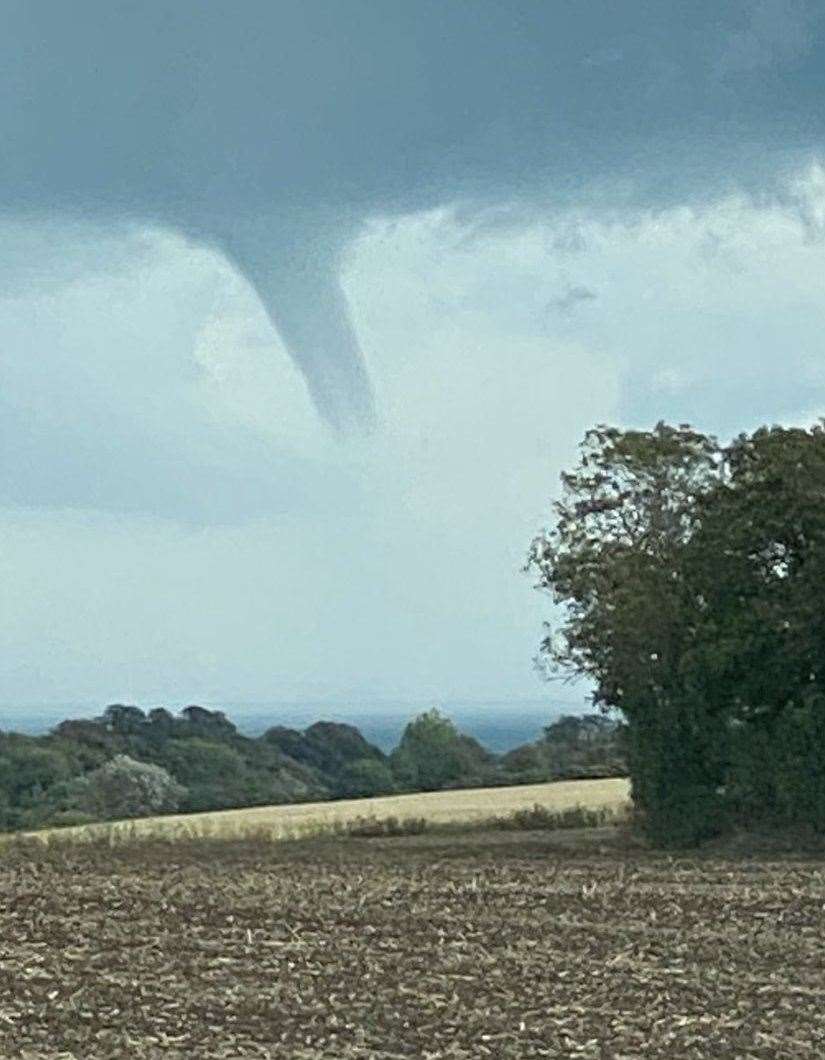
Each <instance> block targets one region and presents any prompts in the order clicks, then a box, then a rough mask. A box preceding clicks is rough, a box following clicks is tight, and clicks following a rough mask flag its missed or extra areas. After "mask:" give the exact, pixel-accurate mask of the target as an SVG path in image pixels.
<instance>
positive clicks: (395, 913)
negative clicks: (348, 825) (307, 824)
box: [0, 833, 825, 1060]
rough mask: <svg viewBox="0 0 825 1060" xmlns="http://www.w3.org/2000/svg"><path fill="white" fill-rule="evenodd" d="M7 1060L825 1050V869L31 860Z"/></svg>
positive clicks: (608, 851)
mask: <svg viewBox="0 0 825 1060" xmlns="http://www.w3.org/2000/svg"><path fill="white" fill-rule="evenodd" d="M3 857H4V859H5V860H4V863H3V864H2V865H0V903H1V905H0V1055H2V1056H3V1057H4V1058H5V1057H8V1058H10V1060H11V1058H18V1057H19V1058H24V1057H25V1058H35V1057H37V1058H42V1060H58V1058H61V1060H69V1058H77V1060H103V1058H115V1057H117V1058H122V1057H129V1058H135V1060H148V1058H151V1060H155V1058H157V1060H160V1058H161V1057H162V1058H164V1060H183V1058H184V1057H186V1058H187V1060H188V1058H192V1057H194V1058H208V1057H214V1058H219V1057H220V1058H230V1057H231V1058H233V1060H240V1058H252V1057H264V1058H267V1057H268V1058H273V1057H278V1058H281V1057H284V1058H295V1060H303V1058H313V1060H314V1058H329V1060H355V1058H364V1060H366V1058H370V1057H375V1058H387V1060H389V1058H393V1057H415V1058H420V1060H427V1058H432V1060H434V1058H436V1057H438V1058H440V1057H444V1058H447V1057H449V1058H467V1060H470V1058H474V1060H475V1058H482V1057H494V1058H519V1060H528V1058H532V1057H562V1056H563V1057H611V1058H616V1060H620V1058H628V1060H629V1058H637V1057H648V1056H656V1057H697V1058H699V1057H702V1058H707V1057H742V1058H748V1057H758V1058H765V1060H767V1058H771V1060H775V1058H780V1060H781V1058H791V1057H793V1058H800V1057H819V1056H822V1055H823V1054H825V974H824V973H823V964H822V956H821V945H822V930H823V924H824V923H825V912H823V910H825V862H823V861H822V860H821V859H801V858H797V859H796V860H794V859H793V858H791V857H786V858H782V857H774V858H772V859H771V858H764V859H762V860H749V861H748V860H741V859H734V858H733V857H731V856H728V857H727V858H725V857H724V856H721V855H720V856H717V857H713V856H710V857H709V856H704V857H701V858H699V857H697V858H687V857H680V858H667V857H663V856H654V855H652V854H650V853H646V852H644V851H641V850H637V849H632V848H623V847H621V846H617V843H616V841H615V840H614V841H612V842H611V840H610V839H609V838H607V839H605V843H604V845H603V846H601V847H599V846H598V844H596V843H595V842H593V841H592V839H591V843H590V844H589V845H587V844H586V843H584V842H582V843H577V842H574V841H573V842H571V838H570V837H567V842H566V843H565V842H563V841H562V840H560V839H558V838H557V837H555V836H553V835H536V834H532V833H530V834H520V835H516V836H513V835H501V834H492V833H491V834H489V835H487V834H482V835H476V836H473V837H467V838H465V839H464V840H463V841H462V840H460V839H458V838H455V837H435V836H432V837H429V836H424V837H419V838H416V839H410V838H402V839H395V840H388V839H381V840H352V839H346V840H340V839H339V840H329V839H327V840H316V841H312V842H304V843H295V844H264V843H262V842H254V841H251V840H247V841H234V842H230V841H208V840H207V841H196V840H190V841H182V842H178V843H171V842H166V843H162V842H157V841H152V842H149V841H143V842H139V843H135V844H134V845H133V846H128V845H127V846H124V847H123V848H115V849H107V848H106V847H104V846H103V845H102V844H100V845H97V844H95V845H90V846H87V847H85V848H82V847H80V846H77V847H75V846H71V847H66V848H64V849H58V848H55V849H51V850H42V851H36V850H34V849H31V850H26V849H24V848H21V849H9V850H7V851H6V852H5V853H4V855H3Z"/></svg>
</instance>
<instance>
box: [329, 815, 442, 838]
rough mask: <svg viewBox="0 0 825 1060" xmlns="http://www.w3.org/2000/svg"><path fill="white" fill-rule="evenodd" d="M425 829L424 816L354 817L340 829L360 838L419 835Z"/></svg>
mask: <svg viewBox="0 0 825 1060" xmlns="http://www.w3.org/2000/svg"><path fill="white" fill-rule="evenodd" d="M426 829H427V821H426V819H425V818H424V817H404V818H402V819H399V818H398V817H376V816H375V815H372V816H369V817H356V818H355V819H354V820H352V821H345V822H344V824H343V827H342V831H343V832H344V834H345V835H349V836H356V837H358V838H362V839H371V838H375V837H378V836H398V835H421V833H422V832H424V831H426Z"/></svg>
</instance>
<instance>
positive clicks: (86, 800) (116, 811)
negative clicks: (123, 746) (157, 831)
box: [75, 755, 186, 819]
mask: <svg viewBox="0 0 825 1060" xmlns="http://www.w3.org/2000/svg"><path fill="white" fill-rule="evenodd" d="M75 795H76V808H77V809H79V810H81V811H83V812H86V813H90V814H93V815H95V816H96V817H101V818H104V819H113V818H118V817H146V816H149V815H151V814H154V813H165V812H168V811H171V810H176V809H178V808H179V806H180V804H181V802H182V800H183V798H184V797H185V795H186V788H184V787H183V786H182V785H181V784H178V782H177V781H176V780H175V779H174V778H173V777H171V776H170V775H169V773H167V772H166V770H165V769H163V768H161V767H160V766H155V765H150V764H148V763H146V762H136V761H135V760H134V759H133V758H129V756H128V755H116V756H115V757H114V758H113V759H112V760H111V761H110V762H107V763H106V764H105V765H103V766H100V768H99V769H95V770H93V771H92V772H91V773H89V774H88V775H87V776H85V777H82V778H81V779H80V780H79V781H78V782H77V785H76V789H75Z"/></svg>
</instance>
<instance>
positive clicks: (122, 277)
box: [0, 0, 825, 706]
mask: <svg viewBox="0 0 825 1060" xmlns="http://www.w3.org/2000/svg"><path fill="white" fill-rule="evenodd" d="M684 6H685V5H682V4H675V3H674V4H669V3H662V2H658V3H655V4H646V3H635V4H631V3H628V4H607V3H604V4H596V3H593V4H587V3H582V4H576V5H573V4H566V3H557V4H553V3H542V4H537V3H536V4H534V3H532V2H530V3H527V2H524V3H520V2H513V3H507V4H499V3H490V4H485V3H481V2H479V3H475V4H465V3H463V2H458V0H447V2H446V3H440V4H438V5H435V4H430V3H429V2H427V0H422V2H421V3H420V4H412V5H408V4H397V5H396V4H394V3H392V2H387V3H383V2H378V0H375V2H360V0H353V2H352V3H351V4H343V5H339V4H326V3H308V4H307V3H302V4H300V5H297V4H292V3H288V4H283V5H278V4H266V5H264V4H261V5H259V4H257V3H254V2H250V3H249V4H247V5H241V6H240V7H239V8H238V9H237V11H236V9H235V8H234V6H233V5H225V4H224V5H213V4H212V3H209V2H204V3H200V4H197V5H195V4H192V5H187V4H176V5H167V4H165V3H147V4H144V5H132V4H128V5H127V4H123V5H121V4H117V3H110V4H108V5H105V6H104V7H101V5H100V4H98V3H96V2H95V3H92V2H85V3H84V2H82V0H80V2H78V3H76V4H73V5H63V4H60V5H57V4H52V3H49V2H45V0H42V2H41V0H27V2H26V3H18V2H17V0H0V23H3V22H5V26H4V27H3V28H4V32H3V33H2V34H0V41H2V43H0V71H2V72H0V99H2V102H0V142H2V144H3V148H2V152H3V153H2V154H0V167H2V168H0V173H2V180H3V182H4V183H3V187H4V188H5V189H6V192H7V194H5V195H2V196H0V202H2V203H3V212H2V213H0V703H2V704H6V705H19V704H35V703H40V702H42V703H46V702H65V703H68V702H74V703H78V704H89V705H92V706H97V705H100V704H103V703H106V702H112V701H129V702H137V703H140V704H142V705H154V704H156V703H159V702H163V701H173V702H179V701H200V702H205V703H214V704H219V703H221V702H237V701H242V700H248V701H265V700H286V699H307V700H311V699H314V698H325V699H330V700H331V699H336V700H341V701H344V700H349V701H351V702H353V703H356V702H358V703H361V702H367V701H369V700H371V699H375V700H377V699H384V700H386V699H398V700H404V701H413V700H415V701H420V700H423V699H432V700H433V701H439V700H443V699H470V698H477V699H484V698H489V699H494V700H502V699H507V698H513V699H516V698H522V697H530V696H539V695H543V694H545V693H546V694H547V696H548V701H550V702H551V701H552V698H553V694H554V693H553V691H552V690H549V689H546V688H544V687H543V686H542V684H541V682H540V681H539V679H538V677H537V675H536V674H535V672H534V671H533V668H532V662H531V660H532V656H533V655H534V653H535V649H536V646H537V643H538V641H539V639H540V636H541V623H542V620H543V619H544V618H547V617H549V610H548V605H547V603H546V602H545V601H543V600H542V598H541V597H540V596H539V595H538V594H537V593H535V592H534V591H533V590H532V589H531V583H530V579H529V577H527V576H525V575H523V574H522V573H521V572H520V567H521V565H522V562H523V559H524V556H525V554H526V551H527V547H528V545H529V542H530V538H531V535H532V534H533V533H535V532H537V531H538V530H539V529H540V528H541V527H542V525H544V523H545V522H546V520H547V518H548V515H549V504H550V500H551V498H552V497H553V495H554V494H555V493H556V487H557V480H558V474H559V471H560V470H561V468H563V467H565V466H568V465H569V464H570V463H571V461H573V460H574V458H575V450H576V446H577V444H578V442H579V441H580V440H581V437H582V435H583V433H584V431H585V430H586V429H587V428H588V427H589V426H591V425H593V424H594V423H596V422H600V421H610V422H615V423H619V424H622V425H628V426H629V425H633V426H643V427H647V426H651V425H652V424H653V423H655V422H656V421H657V420H658V419H661V418H664V419H670V420H675V421H679V422H683V421H689V422H691V423H693V424H695V425H696V426H698V427H700V428H704V429H707V430H710V431H714V432H718V433H719V434H721V435H722V436H723V437H729V436H730V435H732V434H733V433H737V432H738V431H740V430H744V429H749V428H752V427H754V426H756V425H757V424H759V423H762V422H777V421H781V422H798V423H809V422H811V421H812V420H813V419H814V418H816V417H818V416H820V415H822V414H824V413H825V349H823V345H824V340H823V336H825V168H823V164H824V163H825V144H823V142H822V130H823V120H825V119H823V114H825V108H823V107H822V99H823V89H825V85H823V78H824V77H825V49H823V47H822V31H823V24H822V20H821V19H820V18H819V17H818V15H817V9H818V5H815V4H811V5H806V4H805V3H801V2H800V3H794V2H790V0H761V2H758V3H744V2H743V3H718V2H716V3H714V4H708V5H703V4H696V5H690V6H691V8H692V11H691V13H690V15H686V14H684V12H683V10H682V9H683V7H684ZM187 7H188V8H189V10H188V13H187V23H188V22H191V23H192V24H193V25H194V28H193V29H192V31H191V33H190V35H189V36H188V37H187V36H186V33H187V28H186V24H185V23H183V22H182V23H181V24H180V25H179V24H178V22H176V18H177V15H176V13H177V12H178V11H180V10H181V9H184V10H186V9H187ZM342 10H343V11H346V12H347V13H348V16H349V17H348V18H346V19H344V18H343V17H342V16H341V14H340V13H341V11H342ZM103 12H106V13H107V14H106V17H102V13H103ZM195 12H196V14H195ZM238 12H243V14H242V15H240V14H239V13H238ZM68 13H70V14H68ZM239 20H240V21H239ZM90 25H93V26H94V29H93V31H92V30H90V28H89V27H90ZM261 40H263V42H264V44H266V43H267V42H268V44H269V48H268V49H267V47H264V46H263V45H260V41H261ZM156 41H162V42H163V46H162V48H161V47H160V46H158V47H157V48H155V46H154V44H155V42H156ZM251 41H254V42H255V45H254V47H253V45H252V44H251V43H250V42H251ZM90 42H91V43H90ZM4 48H5V49H7V50H8V54H7V55H4V54H3V49H4ZM141 48H143V49H144V50H145V56H144V58H145V57H147V56H148V57H150V58H151V59H152V61H151V62H148V64H147V62H144V63H143V65H141V62H140V59H141V52H140V50H141ZM84 49H87V50H88V49H92V50H93V51H94V55H95V57H96V61H95V62H94V63H90V62H89V61H88V60H89V55H88V54H86V52H84ZM21 51H22V52H24V53H25V54H26V55H27V56H29V60H28V62H27V63H26V64H20V63H18V64H17V65H16V66H15V64H14V63H13V62H12V61H11V56H13V55H19V54H20V53H21ZM127 52H128V55H129V56H131V55H133V54H134V53H137V56H138V58H137V59H134V60H132V59H130V58H128V57H127ZM239 57H240V58H239ZM6 60H7V61H6ZM242 60H244V61H242ZM265 60H266V61H265ZM164 63H165V64H166V65H164ZM256 64H257V65H256ZM90 71H92V72H91V73H90ZM136 71H142V73H139V72H136ZM196 74H197V75H198V77H199V78H200V81H198V79H197V77H196V76H195V75H196ZM4 79H5V80H4ZM193 85H194V86H195V87H193ZM198 86H200V87H198ZM170 116H171V117H170ZM207 118H208V120H207ZM172 119H174V121H173V120H172ZM170 123H171V124H170ZM262 144H263V145H264V146H261V145H262ZM270 254H271V266H270V264H269V261H270ZM559 694H560V695H561V696H562V697H566V698H569V696H570V693H569V692H564V691H562V692H561V693H559Z"/></svg>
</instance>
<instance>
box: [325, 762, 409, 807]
mask: <svg viewBox="0 0 825 1060" xmlns="http://www.w3.org/2000/svg"><path fill="white" fill-rule="evenodd" d="M393 791H395V778H394V777H393V775H392V770H391V769H390V767H389V764H388V763H387V762H382V761H380V760H379V759H377V758H357V759H356V760H355V761H354V762H348V763H347V764H346V765H345V766H344V767H343V769H342V770H341V772H340V773H339V775H338V793H339V794H340V795H342V796H344V797H345V798H357V797H360V796H373V795H389V794H391V793H392V792H393Z"/></svg>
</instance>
